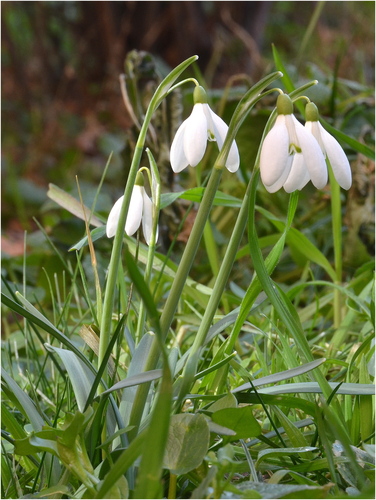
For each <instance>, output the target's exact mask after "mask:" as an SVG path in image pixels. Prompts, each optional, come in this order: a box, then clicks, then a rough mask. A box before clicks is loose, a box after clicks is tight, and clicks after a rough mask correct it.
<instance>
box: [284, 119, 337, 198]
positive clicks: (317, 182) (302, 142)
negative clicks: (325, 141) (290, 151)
mask: <svg viewBox="0 0 376 500" xmlns="http://www.w3.org/2000/svg"><path fill="white" fill-rule="evenodd" d="M293 118H294V123H295V130H296V135H297V138H298V142H299V147H300V148H301V150H302V154H303V156H304V161H305V164H306V166H307V170H308V173H309V176H310V178H311V181H312V184H313V185H314V186H315V187H316V188H317V189H322V188H323V187H324V186H325V185H326V183H327V182H328V170H327V168H326V163H325V158H324V155H323V152H322V151H321V148H320V146H319V143H318V142H317V141H316V139H315V138H314V137H313V135H312V134H311V133H310V132H309V131H308V130H307V129H306V128H305V127H304V126H303V125H302V124H301V123H299V121H298V120H297V119H296V118H295V117H293Z"/></svg>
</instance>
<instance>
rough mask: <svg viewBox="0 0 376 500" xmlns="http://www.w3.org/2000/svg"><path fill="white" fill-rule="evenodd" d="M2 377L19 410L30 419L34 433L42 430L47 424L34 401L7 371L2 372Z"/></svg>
mask: <svg viewBox="0 0 376 500" xmlns="http://www.w3.org/2000/svg"><path fill="white" fill-rule="evenodd" d="M1 377H2V379H3V380H4V383H5V385H6V387H7V388H8V389H9V391H10V392H11V394H12V395H13V397H14V398H15V400H16V401H15V403H16V406H17V408H18V409H19V410H20V411H21V412H22V413H23V414H24V415H25V416H26V417H27V418H28V419H29V421H30V423H31V425H32V427H33V429H34V431H39V430H41V429H42V427H43V425H45V423H46V422H45V421H44V419H43V418H42V417H41V415H40V414H39V412H38V410H37V408H36V406H35V404H34V401H33V400H32V399H31V398H30V397H29V396H28V395H27V394H26V392H25V391H23V390H22V389H21V387H20V386H19V385H18V384H17V382H15V381H14V380H13V379H12V377H11V376H10V375H9V374H8V373H7V372H6V370H4V369H2V370H1Z"/></svg>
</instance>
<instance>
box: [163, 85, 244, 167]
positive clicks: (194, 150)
mask: <svg viewBox="0 0 376 500" xmlns="http://www.w3.org/2000/svg"><path fill="white" fill-rule="evenodd" d="M193 100H194V106H193V110H192V113H191V115H190V116H189V117H188V118H187V119H186V120H185V121H184V122H183V123H182V124H181V125H180V127H179V129H178V131H177V132H176V135H175V138H174V140H173V141H172V145H171V150H170V161H171V167H172V170H173V171H174V172H181V171H182V170H183V169H184V168H186V167H187V166H188V165H191V166H192V167H195V166H196V165H197V164H198V163H199V162H200V161H201V160H202V158H203V156H204V153H205V150H206V144H207V141H208V140H209V141H217V144H218V148H219V149H221V148H222V146H223V142H224V140H225V137H226V134H227V130H228V126H227V125H226V123H225V122H224V121H223V120H222V118H220V117H219V116H218V115H216V114H215V113H214V112H213V111H212V110H211V109H210V107H209V105H208V103H207V97H206V92H205V90H204V89H203V88H202V87H200V86H196V88H195V90H194V93H193ZM226 168H227V169H228V170H229V171H230V172H236V171H237V170H238V168H239V151H238V147H237V145H236V142H235V141H233V143H232V145H231V148H230V152H229V154H228V157H227V160H226Z"/></svg>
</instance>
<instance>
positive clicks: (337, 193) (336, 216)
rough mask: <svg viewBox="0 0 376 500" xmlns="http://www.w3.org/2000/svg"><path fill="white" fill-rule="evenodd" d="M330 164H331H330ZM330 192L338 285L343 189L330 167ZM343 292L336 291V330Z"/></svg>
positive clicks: (339, 282)
mask: <svg viewBox="0 0 376 500" xmlns="http://www.w3.org/2000/svg"><path fill="white" fill-rule="evenodd" d="M328 163H329V162H328ZM328 166H329V168H328V171H329V180H330V190H331V199H330V202H331V211H332V230H333V246H334V270H335V273H336V281H335V283H336V284H337V285H340V284H341V282H342V213H341V188H340V186H339V184H338V183H337V181H336V180H335V178H334V175H333V171H332V168H331V167H330V165H328ZM341 300H342V299H341V292H340V290H338V288H335V289H334V305H333V310H334V328H336V329H337V328H339V327H340V325H341V321H342V312H341Z"/></svg>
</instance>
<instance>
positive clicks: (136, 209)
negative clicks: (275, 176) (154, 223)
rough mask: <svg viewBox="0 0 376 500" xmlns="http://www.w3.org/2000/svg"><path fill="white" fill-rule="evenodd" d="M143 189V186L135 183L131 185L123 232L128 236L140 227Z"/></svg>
mask: <svg viewBox="0 0 376 500" xmlns="http://www.w3.org/2000/svg"><path fill="white" fill-rule="evenodd" d="M143 191H144V188H143V187H142V186H138V185H137V184H136V185H135V186H134V187H133V191H132V196H131V201H130V204H129V209H128V214H127V220H126V222H125V232H126V233H127V235H128V236H132V235H133V234H134V233H135V232H136V231H137V229H138V228H139V227H140V224H141V218H142V210H143V196H142V194H143Z"/></svg>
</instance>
